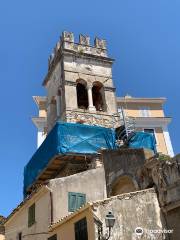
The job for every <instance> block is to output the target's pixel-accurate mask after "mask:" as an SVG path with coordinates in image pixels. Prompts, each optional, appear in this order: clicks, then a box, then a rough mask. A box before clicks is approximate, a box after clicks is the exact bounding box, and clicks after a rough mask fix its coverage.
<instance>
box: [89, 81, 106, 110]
mask: <svg viewBox="0 0 180 240" xmlns="http://www.w3.org/2000/svg"><path fill="white" fill-rule="evenodd" d="M92 97H93V105H94V106H95V108H96V110H97V111H106V104H105V95H104V87H103V85H102V83H100V82H95V83H94V84H93V88H92Z"/></svg>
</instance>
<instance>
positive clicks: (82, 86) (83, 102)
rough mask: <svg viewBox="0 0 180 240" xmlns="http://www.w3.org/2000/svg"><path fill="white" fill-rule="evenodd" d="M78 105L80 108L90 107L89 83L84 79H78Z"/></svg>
mask: <svg viewBox="0 0 180 240" xmlns="http://www.w3.org/2000/svg"><path fill="white" fill-rule="evenodd" d="M76 93H77V105H78V108H80V109H88V106H89V102H88V93H87V83H86V81H84V80H83V79H78V80H77V81H76Z"/></svg>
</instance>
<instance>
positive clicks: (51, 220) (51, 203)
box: [46, 185, 54, 225]
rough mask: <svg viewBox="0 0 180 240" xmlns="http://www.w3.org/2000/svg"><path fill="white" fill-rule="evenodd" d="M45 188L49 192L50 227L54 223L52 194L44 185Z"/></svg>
mask: <svg viewBox="0 0 180 240" xmlns="http://www.w3.org/2000/svg"><path fill="white" fill-rule="evenodd" d="M46 188H47V189H48V190H49V196H50V225H52V224H53V221H54V212H53V194H52V189H51V188H49V187H48V185H46Z"/></svg>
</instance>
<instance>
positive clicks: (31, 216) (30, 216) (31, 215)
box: [28, 203, 35, 227]
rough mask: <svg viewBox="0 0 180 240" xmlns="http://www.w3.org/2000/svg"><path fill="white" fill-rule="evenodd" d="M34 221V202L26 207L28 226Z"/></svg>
mask: <svg viewBox="0 0 180 240" xmlns="http://www.w3.org/2000/svg"><path fill="white" fill-rule="evenodd" d="M34 223H35V203H34V204H33V205H31V206H30V207H29V209H28V227H31V226H32V225H33V224H34Z"/></svg>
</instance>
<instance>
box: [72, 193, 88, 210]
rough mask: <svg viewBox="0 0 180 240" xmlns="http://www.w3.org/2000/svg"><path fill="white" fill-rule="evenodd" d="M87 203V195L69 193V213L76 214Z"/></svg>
mask: <svg viewBox="0 0 180 240" xmlns="http://www.w3.org/2000/svg"><path fill="white" fill-rule="evenodd" d="M85 203H86V194H83V193H76V192H69V193H68V211H69V212H74V211H75V210H76V209H78V208H80V207H81V206H82V205H84V204H85Z"/></svg>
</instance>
